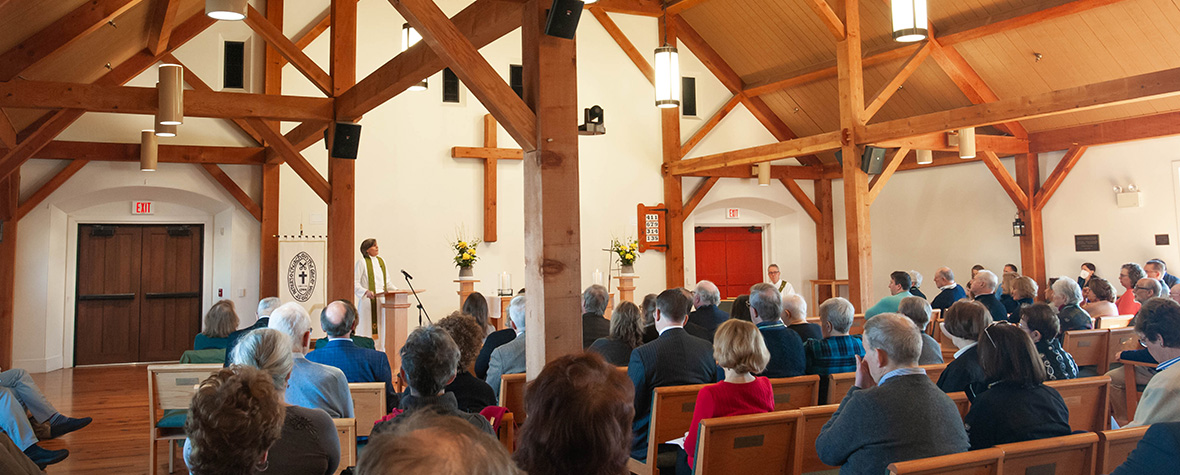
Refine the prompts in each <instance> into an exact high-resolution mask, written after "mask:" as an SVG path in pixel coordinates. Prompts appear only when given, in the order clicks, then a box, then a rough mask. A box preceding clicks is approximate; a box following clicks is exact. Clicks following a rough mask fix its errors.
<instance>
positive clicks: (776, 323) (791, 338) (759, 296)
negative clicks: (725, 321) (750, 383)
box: [750, 284, 807, 378]
mask: <svg viewBox="0 0 1180 475" xmlns="http://www.w3.org/2000/svg"><path fill="white" fill-rule="evenodd" d="M782 315H783V302H782V295H781V294H779V292H778V289H776V288H775V287H774V286H772V285H770V284H754V286H753V287H750V321H752V322H754V324H755V325H757V326H758V331H759V332H760V333H762V339H763V341H765V342H766V349H767V350H769V351H770V362H769V363H767V365H766V369H765V370H763V371H762V374H760V375H759V376H766V377H767V378H790V377H794V376H801V375H803V370H804V368H805V367H806V366H807V362H806V360H805V359H804V358H803V340H802V339H801V338H799V334H797V333H795V332H793V331H791V330H790V329H788V328H787V325H786V324H785V323H783V319H782Z"/></svg>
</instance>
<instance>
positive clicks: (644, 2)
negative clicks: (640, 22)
mask: <svg viewBox="0 0 1180 475" xmlns="http://www.w3.org/2000/svg"><path fill="white" fill-rule="evenodd" d="M690 1H694V0H690ZM590 6H593V7H595V8H601V9H603V10H605V11H608V12H611V13H626V14H628V15H640V16H650V17H658V16H663V14H664V8H663V6H662V4H661V0H598V2H595V3H594V4H592V5H589V6H587V8H589V7H590Z"/></svg>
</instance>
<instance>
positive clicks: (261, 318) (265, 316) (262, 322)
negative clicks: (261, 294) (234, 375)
mask: <svg viewBox="0 0 1180 475" xmlns="http://www.w3.org/2000/svg"><path fill="white" fill-rule="evenodd" d="M280 304H282V301H281V300H279V298H278V297H267V298H264V299H262V300H259V301H258V313H256V314H254V315H255V318H257V320H255V321H254V324H253V325H250V326H248V327H246V328H243V329H241V330H238V331H235V332H233V333H230V334H229V336H227V337H226V342H227V343H226V345H225V363H224V364H223V365H222V366H229V355H230V354H232V353H233V352H234V346H236V345H237V344H238V338H241V337H242V336H243V335H245V334H247V333H250V331H251V330H257V329H259V328H266V325H267V324H268V323H269V322H270V313H271V312H272V311H274V309H276V308H279V305H280Z"/></svg>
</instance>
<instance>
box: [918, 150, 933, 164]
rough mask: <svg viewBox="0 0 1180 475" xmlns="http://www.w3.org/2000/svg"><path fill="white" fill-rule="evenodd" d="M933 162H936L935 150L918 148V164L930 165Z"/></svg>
mask: <svg viewBox="0 0 1180 475" xmlns="http://www.w3.org/2000/svg"><path fill="white" fill-rule="evenodd" d="M931 163H934V151H932V150H918V165H929V164H931Z"/></svg>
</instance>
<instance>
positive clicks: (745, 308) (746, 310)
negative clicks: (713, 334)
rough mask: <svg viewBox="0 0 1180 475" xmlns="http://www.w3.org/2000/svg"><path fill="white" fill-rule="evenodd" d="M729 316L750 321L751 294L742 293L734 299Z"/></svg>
mask: <svg viewBox="0 0 1180 475" xmlns="http://www.w3.org/2000/svg"><path fill="white" fill-rule="evenodd" d="M729 318H732V319H736V320H745V321H747V322H748V321H750V294H741V295H739V296H737V297H735V298H734V299H733V308H732V309H730V311H729Z"/></svg>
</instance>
